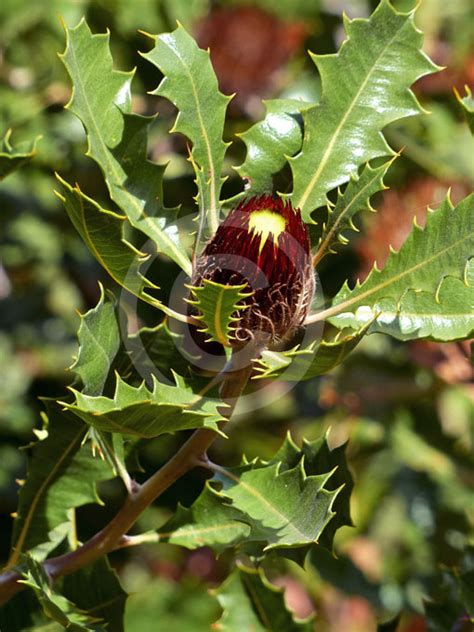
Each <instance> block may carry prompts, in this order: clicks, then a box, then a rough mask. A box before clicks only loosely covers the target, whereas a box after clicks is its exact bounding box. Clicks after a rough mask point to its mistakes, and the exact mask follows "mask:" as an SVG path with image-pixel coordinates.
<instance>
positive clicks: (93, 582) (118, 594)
mask: <svg viewBox="0 0 474 632" xmlns="http://www.w3.org/2000/svg"><path fill="white" fill-rule="evenodd" d="M61 592H62V594H63V595H64V596H65V597H66V598H67V599H69V600H70V601H72V602H73V603H74V604H76V606H77V607H78V608H80V609H81V610H83V611H85V612H88V613H92V614H93V616H94V617H97V618H98V619H100V621H101V623H102V622H103V624H104V626H105V627H106V628H107V630H108V631H109V632H123V630H124V626H123V617H124V611H125V602H126V599H127V593H126V592H125V591H124V590H123V588H122V586H121V584H120V581H119V579H118V577H117V574H116V572H115V570H114V569H113V568H112V567H111V566H110V564H109V561H108V559H107V557H102V558H101V559H99V560H97V561H96V562H94V563H93V564H89V565H88V566H85V567H84V568H81V569H80V570H78V571H76V572H75V573H72V574H71V575H67V576H66V577H65V578H64V579H63V582H62V589H61Z"/></svg>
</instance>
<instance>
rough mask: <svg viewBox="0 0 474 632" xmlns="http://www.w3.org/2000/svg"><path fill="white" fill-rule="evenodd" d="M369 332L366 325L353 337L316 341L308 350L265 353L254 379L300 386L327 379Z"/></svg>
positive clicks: (267, 351) (256, 367) (342, 336)
mask: <svg viewBox="0 0 474 632" xmlns="http://www.w3.org/2000/svg"><path fill="white" fill-rule="evenodd" d="M367 329H368V327H367V325H366V326H365V327H361V328H360V329H359V331H357V332H354V333H351V334H349V335H340V336H336V337H335V338H334V339H333V340H330V341H326V340H321V341H320V342H319V341H317V340H316V341H314V342H312V343H310V344H309V345H308V346H307V347H295V348H294V349H290V350H289V351H270V350H268V349H267V350H264V351H263V352H262V354H261V356H260V358H259V359H258V360H256V361H255V369H256V371H257V373H256V374H255V375H254V377H253V379H255V380H258V379H266V378H278V379H279V380H283V381H287V382H299V381H301V380H310V379H312V378H313V377H317V376H318V375H325V374H326V373H329V371H332V370H333V369H334V368H336V367H337V366H338V365H339V364H340V363H341V362H342V361H343V360H344V358H346V357H347V356H348V355H349V353H351V352H352V351H353V350H354V349H355V348H356V346H357V345H358V344H359V342H360V341H361V340H362V338H363V337H364V336H365V334H366V333H367ZM341 333H342V332H341Z"/></svg>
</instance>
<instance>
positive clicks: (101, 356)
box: [70, 285, 120, 395]
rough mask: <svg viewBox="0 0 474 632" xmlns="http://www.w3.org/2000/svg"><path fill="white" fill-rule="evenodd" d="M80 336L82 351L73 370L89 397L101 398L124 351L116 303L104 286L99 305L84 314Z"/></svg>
mask: <svg viewBox="0 0 474 632" xmlns="http://www.w3.org/2000/svg"><path fill="white" fill-rule="evenodd" d="M80 318H81V324H80V325H79V331H78V333H77V337H78V342H79V351H78V354H77V358H76V360H75V362H74V364H73V365H72V366H71V367H70V368H71V370H72V371H73V372H74V373H75V374H76V375H78V376H79V378H80V379H81V382H82V384H83V386H84V388H83V391H84V393H86V394H87V395H100V394H101V393H102V390H103V388H104V384H105V382H106V380H107V376H108V374H109V371H110V367H111V366H112V362H113V360H114V358H115V356H116V354H117V352H118V350H119V348H120V330H119V324H118V321H117V316H116V313H115V304H114V301H113V300H111V299H110V298H108V299H106V298H105V293H104V288H103V286H102V285H100V299H99V302H98V303H97V305H96V306H95V307H94V308H92V309H90V310H89V311H88V312H86V313H85V314H81V316H80Z"/></svg>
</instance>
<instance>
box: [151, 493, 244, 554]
mask: <svg viewBox="0 0 474 632" xmlns="http://www.w3.org/2000/svg"><path fill="white" fill-rule="evenodd" d="M159 535H160V541H161V540H166V541H167V542H169V543H170V544H177V545H179V546H184V547H186V548H188V549H197V548H199V547H202V546H210V547H211V548H212V549H213V550H214V551H215V552H216V553H218V554H219V553H221V552H222V551H223V550H225V549H227V548H229V547H232V546H234V545H236V544H239V543H241V542H245V541H246V540H247V538H248V536H249V535H250V526H249V525H248V524H245V514H244V513H243V512H241V511H239V510H238V509H236V508H235V507H233V506H232V504H231V502H230V500H229V499H228V498H225V496H222V495H221V494H219V493H218V492H217V491H215V490H214V489H213V488H212V487H211V486H210V485H209V483H206V486H205V487H204V489H203V491H202V492H201V494H200V495H199V496H198V498H197V499H196V500H195V501H194V503H193V504H192V506H191V507H183V506H182V505H181V504H179V505H178V508H177V509H176V513H175V514H174V516H173V517H172V518H171V519H170V520H169V521H168V522H167V523H166V524H164V525H163V526H162V527H161V528H160V532H159Z"/></svg>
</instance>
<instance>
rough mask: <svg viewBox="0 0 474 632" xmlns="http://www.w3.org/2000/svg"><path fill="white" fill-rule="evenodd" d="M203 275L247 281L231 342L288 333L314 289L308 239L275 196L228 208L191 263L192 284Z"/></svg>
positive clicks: (296, 215)
mask: <svg viewBox="0 0 474 632" xmlns="http://www.w3.org/2000/svg"><path fill="white" fill-rule="evenodd" d="M204 279H209V280H211V281H214V282H216V283H220V284H223V285H241V284H245V283H246V284H247V285H248V288H249V291H252V292H253V294H252V295H251V296H250V297H248V298H246V299H244V300H243V301H242V302H241V304H243V305H244V307H243V308H242V309H240V310H239V311H238V312H236V314H235V316H236V317H238V318H239V321H238V322H237V323H236V329H235V332H234V334H233V339H234V342H235V344H241V343H245V342H248V341H249V340H252V339H258V340H262V341H263V342H265V343H267V344H271V343H273V342H276V341H279V340H282V339H283V338H286V337H288V336H289V335H291V334H292V333H293V332H294V331H295V329H296V328H298V327H299V326H300V325H301V324H302V323H303V321H304V319H305V317H306V315H307V313H308V310H309V308H310V305H311V300H312V297H313V293H314V273H313V268H312V265H311V254H310V240H309V235H308V231H307V228H306V225H305V224H304V222H303V221H302V219H301V214H300V212H299V211H298V210H296V211H295V210H293V208H292V206H291V204H290V203H289V202H286V203H285V202H284V201H283V200H282V199H281V198H279V197H272V196H270V195H262V196H259V197H253V198H250V199H248V200H246V201H244V202H242V203H241V204H239V206H237V207H236V208H235V209H233V210H232V211H231V212H230V213H229V215H228V216H227V217H226V219H225V220H224V221H223V222H222V224H221V225H220V226H219V228H218V229H217V232H216V234H215V235H214V236H213V237H212V239H211V240H210V241H209V242H208V243H207V245H206V247H205V248H204V251H203V253H202V255H201V256H200V257H199V259H198V260H197V262H196V267H195V270H194V274H193V281H192V284H193V285H195V286H196V285H201V284H202V282H203V280H204Z"/></svg>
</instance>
